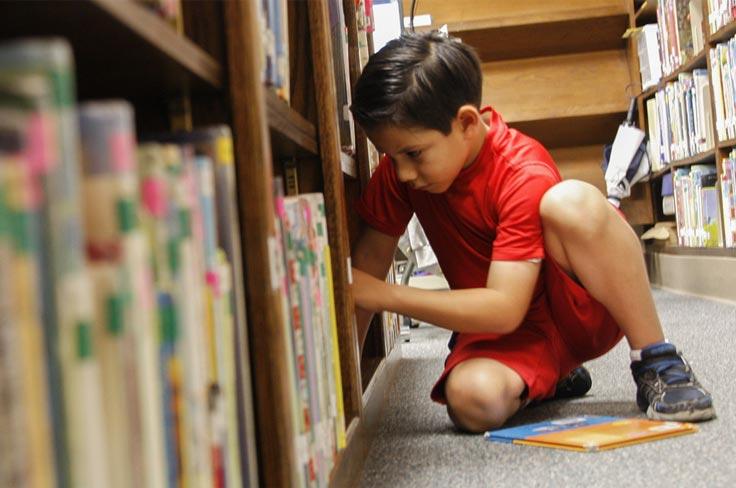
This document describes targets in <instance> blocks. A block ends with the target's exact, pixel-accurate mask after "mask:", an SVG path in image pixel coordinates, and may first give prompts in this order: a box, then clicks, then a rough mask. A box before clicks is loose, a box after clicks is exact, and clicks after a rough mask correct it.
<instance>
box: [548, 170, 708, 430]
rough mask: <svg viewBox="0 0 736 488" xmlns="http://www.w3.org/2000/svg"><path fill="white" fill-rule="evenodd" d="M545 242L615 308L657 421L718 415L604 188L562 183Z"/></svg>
mask: <svg viewBox="0 0 736 488" xmlns="http://www.w3.org/2000/svg"><path fill="white" fill-rule="evenodd" d="M540 214H541V216H542V225H543V227H544V238H545V248H546V249H547V252H548V254H549V255H550V256H551V257H552V258H553V259H555V260H556V261H557V262H558V263H559V264H560V265H561V266H562V267H563V268H564V269H565V270H566V271H567V272H568V273H570V274H571V276H573V277H575V278H577V279H578V280H579V281H580V282H581V283H582V285H583V286H584V287H585V288H586V289H587V290H588V292H589V293H590V294H591V295H592V296H593V297H594V298H596V299H597V300H598V301H599V302H601V303H602V304H603V305H604V306H605V307H606V308H607V309H608V311H609V312H610V313H611V315H612V316H613V318H614V319H615V320H616V322H617V323H618V325H619V327H621V329H622V330H623V332H624V334H625V335H626V338H627V340H628V341H629V345H630V347H631V348H632V349H633V350H636V351H632V362H631V372H632V374H633V376H634V381H635V382H636V385H637V395H636V401H637V405H638V406H639V408H640V409H641V410H642V411H645V412H646V413H647V416H648V417H649V418H652V419H659V420H677V421H688V422H694V421H700V420H709V419H712V418H713V417H715V415H716V413H715V409H714V407H713V398H712V397H711V395H710V393H708V392H707V391H706V390H705V389H704V388H703V387H702V385H701V384H700V382H699V381H698V380H697V378H696V377H695V374H694V373H693V372H692V370H691V369H690V366H689V364H688V363H687V361H685V360H684V358H683V357H682V355H681V354H680V353H679V352H678V351H677V349H676V348H675V347H674V346H673V345H672V344H667V343H663V342H662V341H663V340H664V334H663V332H662V326H661V324H660V322H659V318H658V317H657V311H656V309H655V307H654V299H653V298H652V294H651V292H650V289H649V281H648V279H647V274H646V268H645V266H644V259H643V257H642V254H641V247H640V244H639V240H638V239H637V238H636V235H635V234H634V232H633V231H632V229H631V228H630V227H629V226H628V224H627V223H626V222H624V220H623V219H622V218H621V216H620V215H617V214H616V212H615V210H613V208H612V207H611V205H610V204H609V203H608V201H607V200H606V199H605V198H604V197H603V196H602V194H601V193H600V192H598V190H597V189H596V188H595V187H593V186H591V185H589V184H587V183H583V182H579V181H566V182H563V183H559V184H557V185H556V186H554V187H553V188H551V189H550V190H548V191H547V193H546V194H545V195H544V197H543V198H542V201H541V204H540Z"/></svg>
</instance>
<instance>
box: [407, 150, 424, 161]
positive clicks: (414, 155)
mask: <svg viewBox="0 0 736 488" xmlns="http://www.w3.org/2000/svg"><path fill="white" fill-rule="evenodd" d="M421 154H422V151H407V152H406V155H407V156H409V157H410V158H411V159H417V158H418V157H419V156H421Z"/></svg>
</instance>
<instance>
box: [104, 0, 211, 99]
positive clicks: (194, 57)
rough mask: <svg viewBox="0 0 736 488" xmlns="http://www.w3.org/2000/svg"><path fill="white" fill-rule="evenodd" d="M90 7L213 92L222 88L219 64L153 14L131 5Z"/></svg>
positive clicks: (115, 2) (114, 0)
mask: <svg viewBox="0 0 736 488" xmlns="http://www.w3.org/2000/svg"><path fill="white" fill-rule="evenodd" d="M91 3H92V4H93V5H95V6H97V7H98V8H99V9H101V10H103V11H105V12H107V13H108V14H109V15H110V16H111V17H114V18H115V19H117V21H118V22H120V23H121V24H123V25H125V26H126V27H127V28H128V29H130V30H131V31H133V32H134V33H135V34H136V35H138V36H139V37H141V38H142V39H145V40H146V41H147V42H148V43H149V44H150V45H151V46H152V47H154V48H156V49H158V50H159V51H161V52H163V53H164V54H166V55H167V56H168V57H169V58H171V59H172V60H173V61H175V62H176V63H178V64H179V65H181V66H182V67H184V68H185V69H186V70H187V71H189V72H190V73H192V74H194V75H195V76H197V77H199V78H200V79H202V80H203V81H205V82H206V83H208V84H209V85H211V86H212V87H213V88H216V89H220V88H222V79H223V76H222V67H221V66H220V64H219V63H218V62H217V61H215V59H214V58H212V57H211V56H210V55H209V54H207V53H206V52H205V51H204V50H203V49H201V48H200V47H199V46H197V45H196V44H195V43H194V42H192V41H190V40H189V39H187V38H186V37H185V36H183V35H181V34H179V33H178V32H176V31H175V30H174V29H173V28H172V27H171V26H169V25H168V24H167V23H166V22H165V21H164V20H162V19H160V18H159V17H157V16H156V15H155V14H154V13H152V12H149V11H148V10H147V9H146V8H144V7H142V6H140V5H137V4H135V3H133V2H121V1H120V0H91Z"/></svg>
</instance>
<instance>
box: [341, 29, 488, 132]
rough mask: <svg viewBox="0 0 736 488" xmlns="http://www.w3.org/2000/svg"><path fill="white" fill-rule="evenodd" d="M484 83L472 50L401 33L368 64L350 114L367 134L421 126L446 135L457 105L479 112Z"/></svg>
mask: <svg viewBox="0 0 736 488" xmlns="http://www.w3.org/2000/svg"><path fill="white" fill-rule="evenodd" d="M482 84H483V82H482V74H481V70H480V60H479V59H478V55H477V54H476V53H475V50H473V48H471V47H470V46H468V45H466V44H463V43H462V42H460V41H459V40H457V39H453V38H446V37H443V36H442V35H440V34H439V33H438V32H429V33H422V34H419V33H417V34H404V35H402V36H401V37H400V38H399V39H394V40H393V41H390V42H389V43H388V44H386V45H385V46H384V47H383V48H382V49H381V50H380V51H378V52H377V53H375V54H374V55H373V56H371V58H370V59H369V60H368V64H367V65H366V66H365V68H364V69H363V73H362V74H361V75H360V78H358V82H357V83H356V84H355V89H354V90H353V104H352V105H351V107H350V110H351V111H352V112H353V115H354V116H355V120H356V121H357V122H358V124H360V126H361V127H363V129H366V130H371V129H374V128H376V127H380V126H387V125H388V126H401V127H423V128H427V129H434V130H438V131H440V132H442V133H443V134H445V135H447V134H449V133H450V131H451V122H452V119H453V118H454V117H455V116H456V115H457V111H458V109H459V108H460V107H461V106H463V105H466V104H471V105H474V106H475V107H478V108H480V100H481V91H482Z"/></svg>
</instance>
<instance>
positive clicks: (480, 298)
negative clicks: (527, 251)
mask: <svg viewBox="0 0 736 488" xmlns="http://www.w3.org/2000/svg"><path fill="white" fill-rule="evenodd" d="M539 270H540V264H539V263H533V262H529V261H493V262H492V263H491V266H490V269H489V272H488V281H487V283H486V288H471V289H466V290H451V291H430V290H421V289H418V288H412V287H408V286H400V285H389V284H387V283H385V282H384V281H382V280H377V279H375V278H373V277H371V276H368V275H366V274H365V273H361V272H360V271H358V270H355V271H354V272H353V293H354V296H355V302H356V304H357V305H359V306H360V307H362V308H364V309H367V310H371V311H374V312H376V311H381V310H389V311H392V312H396V313H399V314H402V315H408V316H410V317H414V318H416V319H418V320H422V321H425V322H428V323H431V324H434V325H437V326H440V327H444V328H446V329H450V330H454V331H457V332H472V333H498V334H507V333H509V332H512V331H513V330H514V329H516V328H517V327H518V326H519V325H520V324H521V321H522V320H523V318H524V316H525V315H526V313H527V310H528V309H529V304H530V303H531V299H532V294H533V293H534V286H535V284H536V282H537V278H538V277H539Z"/></svg>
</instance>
